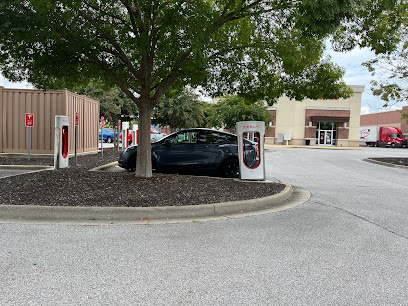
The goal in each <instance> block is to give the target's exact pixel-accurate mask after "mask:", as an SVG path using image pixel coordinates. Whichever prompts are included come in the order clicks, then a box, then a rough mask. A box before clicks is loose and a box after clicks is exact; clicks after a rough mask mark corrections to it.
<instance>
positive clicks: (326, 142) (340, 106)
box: [265, 85, 364, 147]
mask: <svg viewBox="0 0 408 306" xmlns="http://www.w3.org/2000/svg"><path fill="white" fill-rule="evenodd" d="M349 87H350V88H351V89H353V91H354V95H353V96H352V97H350V98H348V99H336V100H310V99H306V100H303V101H295V100H290V99H289V98H287V97H282V98H280V99H279V100H278V102H277V103H276V104H274V105H273V106H272V107H270V108H269V111H270V112H271V113H272V115H273V119H272V122H270V123H269V128H268V129H267V130H266V135H265V137H266V138H265V142H266V143H268V144H284V145H285V144H288V145H311V146H343V147H357V146H358V145H359V139H360V135H359V129H360V111H361V98H362V93H363V91H364V86H356V85H350V86H349Z"/></svg>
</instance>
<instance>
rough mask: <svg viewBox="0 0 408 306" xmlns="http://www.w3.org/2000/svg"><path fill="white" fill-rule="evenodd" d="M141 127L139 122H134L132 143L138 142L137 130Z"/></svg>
mask: <svg viewBox="0 0 408 306" xmlns="http://www.w3.org/2000/svg"><path fill="white" fill-rule="evenodd" d="M138 129H139V126H138V125H137V124H134V125H133V126H132V144H133V145H135V144H137V140H138V139H137V138H138V137H137V130H138Z"/></svg>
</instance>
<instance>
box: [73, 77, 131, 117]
mask: <svg viewBox="0 0 408 306" xmlns="http://www.w3.org/2000/svg"><path fill="white" fill-rule="evenodd" d="M72 90H73V91H75V92H78V93H79V94H81V95H87V96H89V97H91V98H93V99H96V100H99V101H100V106H101V116H104V117H105V120H106V121H107V122H113V124H115V123H117V122H118V120H119V119H121V120H122V121H129V120H131V119H134V118H135V117H137V113H138V112H137V107H136V104H134V103H133V102H132V100H130V99H129V98H128V97H127V96H126V95H125V94H124V93H123V91H122V90H120V88H119V87H117V86H114V87H112V88H110V89H109V90H104V89H100V88H97V87H96V86H95V85H94V84H92V83H91V84H89V85H88V86H87V87H81V88H79V89H72Z"/></svg>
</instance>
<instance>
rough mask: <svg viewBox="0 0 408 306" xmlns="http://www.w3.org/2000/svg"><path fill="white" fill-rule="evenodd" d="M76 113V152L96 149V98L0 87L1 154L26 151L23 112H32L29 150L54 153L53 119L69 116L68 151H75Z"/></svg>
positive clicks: (97, 116)
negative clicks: (77, 114) (76, 113)
mask: <svg viewBox="0 0 408 306" xmlns="http://www.w3.org/2000/svg"><path fill="white" fill-rule="evenodd" d="M75 112H78V113H79V119H80V120H79V127H78V152H86V151H94V150H97V149H98V131H97V127H98V122H99V101H95V100H92V99H89V98H87V97H85V96H80V95H76V94H73V93H71V92H68V91H67V90H61V91H40V90H29V89H8V88H3V87H0V120H1V121H0V153H27V151H28V128H26V127H25V114H26V113H31V114H34V127H33V128H32V132H31V135H32V139H31V153H32V154H53V152H54V118H55V116H56V115H64V116H68V117H69V118H70V122H69V124H70V126H69V139H70V141H69V144H70V146H69V150H70V153H73V152H74V148H75V147H74V132H75Z"/></svg>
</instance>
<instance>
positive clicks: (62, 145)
mask: <svg viewBox="0 0 408 306" xmlns="http://www.w3.org/2000/svg"><path fill="white" fill-rule="evenodd" d="M68 127H69V118H68V117H67V116H55V139H54V168H55V169H59V168H67V167H68V161H69V156H68V155H69V142H68V141H69V138H68Z"/></svg>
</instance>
